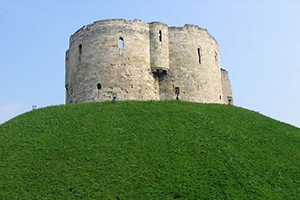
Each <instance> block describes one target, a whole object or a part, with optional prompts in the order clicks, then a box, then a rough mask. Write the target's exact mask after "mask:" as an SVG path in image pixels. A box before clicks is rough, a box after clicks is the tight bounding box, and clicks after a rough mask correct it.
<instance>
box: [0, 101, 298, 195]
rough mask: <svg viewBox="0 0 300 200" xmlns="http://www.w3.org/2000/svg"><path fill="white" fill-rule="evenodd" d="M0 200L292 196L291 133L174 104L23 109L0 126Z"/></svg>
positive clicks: (262, 121) (235, 112)
mask: <svg viewBox="0 0 300 200" xmlns="http://www.w3.org/2000/svg"><path fill="white" fill-rule="evenodd" d="M0 199H120V200H123V199H147V200H148V199H180V200H182V199H300V129H298V128H296V127H293V126H290V125H287V124H284V123H281V122H278V121H276V120H273V119H270V118H268V117H265V116H263V115H260V114H259V113H256V112H253V111H249V110H245V109H242V108H237V107H234V106H226V105H213V104H199V103H188V102H179V101H166V102H160V101H150V102H135V101H132V102H130V101H128V102H126V101H124V102H116V103H114V104H113V103H111V102H105V103H86V104H74V105H65V106H53V107H48V108H42V109H38V110H33V111H31V112H28V113H25V114H23V115H20V116H18V117H16V118H14V119H12V120H10V121H8V122H6V123H4V124H2V125H1V126H0Z"/></svg>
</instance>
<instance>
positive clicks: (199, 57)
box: [198, 48, 202, 64]
mask: <svg viewBox="0 0 300 200" xmlns="http://www.w3.org/2000/svg"><path fill="white" fill-rule="evenodd" d="M201 53H202V52H201V48H198V59H199V64H201Z"/></svg>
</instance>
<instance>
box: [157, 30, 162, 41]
mask: <svg viewBox="0 0 300 200" xmlns="http://www.w3.org/2000/svg"><path fill="white" fill-rule="evenodd" d="M158 35H159V41H160V42H162V32H161V30H159V32H158Z"/></svg>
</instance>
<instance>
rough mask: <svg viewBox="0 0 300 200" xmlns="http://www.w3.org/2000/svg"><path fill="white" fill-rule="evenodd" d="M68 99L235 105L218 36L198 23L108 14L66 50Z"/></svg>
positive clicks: (73, 37) (76, 35) (78, 34)
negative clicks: (178, 23)
mask: <svg viewBox="0 0 300 200" xmlns="http://www.w3.org/2000/svg"><path fill="white" fill-rule="evenodd" d="M65 80H66V83H65V87H66V103H67V104H68V103H77V102H92V101H106V100H111V99H112V98H116V99H118V100H168V99H176V96H177V95H176V94H175V89H177V91H178V90H179V91H178V92H179V95H178V98H179V99H180V100H185V101H192V102H204V103H228V99H229V98H230V99H231V100H230V103H231V104H232V103H233V101H232V90H231V85H230V80H229V77H228V72H227V71H226V70H223V69H221V68H220V59H219V50H218V43H217V41H216V40H215V39H214V38H213V37H212V36H211V35H210V34H209V33H208V32H207V30H206V29H202V28H200V27H198V26H195V25H185V26H184V27H168V26H167V25H166V24H164V23H161V22H151V23H143V22H141V21H140V20H137V19H135V20H134V21H126V20H124V19H108V20H100V21H96V22H94V23H93V24H90V25H87V26H84V27H82V28H81V29H79V30H78V31H77V32H75V33H74V34H73V35H71V37H70V45H69V50H67V52H66V78H65Z"/></svg>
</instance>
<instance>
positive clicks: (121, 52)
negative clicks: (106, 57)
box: [118, 37, 124, 55]
mask: <svg viewBox="0 0 300 200" xmlns="http://www.w3.org/2000/svg"><path fill="white" fill-rule="evenodd" d="M118 47H119V49H120V55H122V54H123V48H124V39H123V38H122V37H120V38H119V42H118Z"/></svg>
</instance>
